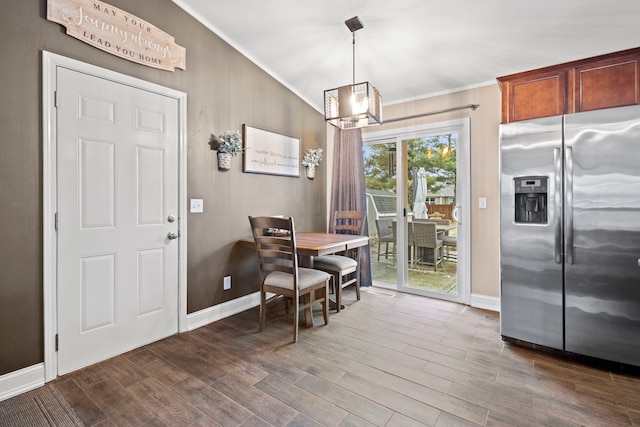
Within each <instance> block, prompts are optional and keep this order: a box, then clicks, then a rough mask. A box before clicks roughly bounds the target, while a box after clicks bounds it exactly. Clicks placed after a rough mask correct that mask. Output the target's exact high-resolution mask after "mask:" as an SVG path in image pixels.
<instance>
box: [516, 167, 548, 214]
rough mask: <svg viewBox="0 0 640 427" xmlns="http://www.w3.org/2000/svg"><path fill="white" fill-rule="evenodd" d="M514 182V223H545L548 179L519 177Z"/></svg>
mask: <svg viewBox="0 0 640 427" xmlns="http://www.w3.org/2000/svg"><path fill="white" fill-rule="evenodd" d="M513 181H514V193H515V194H514V197H515V222H516V223H521V224H522V223H524V224H546V223H547V211H548V209H547V207H548V205H547V192H548V188H549V187H548V185H547V184H548V177H546V176H519V177H516V178H514V179H513Z"/></svg>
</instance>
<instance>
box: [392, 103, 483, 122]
mask: <svg viewBox="0 0 640 427" xmlns="http://www.w3.org/2000/svg"><path fill="white" fill-rule="evenodd" d="M479 106H480V104H467V105H461V106H460V107H452V108H445V109H444V110H437V111H431V112H428V113H422V114H415V115H413V116H405V117H398V118H395V119H390V120H384V123H383V124H387V123H393V122H399V121H401V120H410V119H417V118H420V117H426V116H433V115H435V114H443V113H449V112H451V111H457V110H466V109H468V108H471V109H472V110H474V111H475V110H476V109H477V108H478V107H479Z"/></svg>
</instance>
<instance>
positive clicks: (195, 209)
mask: <svg viewBox="0 0 640 427" xmlns="http://www.w3.org/2000/svg"><path fill="white" fill-rule="evenodd" d="M202 212H204V200H202V199H191V213H202Z"/></svg>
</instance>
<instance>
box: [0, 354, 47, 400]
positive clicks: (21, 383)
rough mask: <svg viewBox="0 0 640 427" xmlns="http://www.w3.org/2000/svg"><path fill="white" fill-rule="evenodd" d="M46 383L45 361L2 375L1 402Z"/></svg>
mask: <svg viewBox="0 0 640 427" xmlns="http://www.w3.org/2000/svg"><path fill="white" fill-rule="evenodd" d="M43 385H44V363H38V364H37V365H33V366H28V367H26V368H23V369H20V370H18V371H13V372H9V373H8V374H5V375H2V376H0V402H1V401H3V400H7V399H9V398H11V397H14V396H17V395H19V394H22V393H26V392H27V391H31V390H33V389H36V388H38V387H42V386H43Z"/></svg>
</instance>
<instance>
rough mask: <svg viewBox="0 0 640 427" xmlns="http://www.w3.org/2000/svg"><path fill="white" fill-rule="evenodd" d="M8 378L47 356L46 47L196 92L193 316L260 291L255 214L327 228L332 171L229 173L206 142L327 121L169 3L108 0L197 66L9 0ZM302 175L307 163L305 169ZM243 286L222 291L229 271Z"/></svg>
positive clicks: (3, 189)
mask: <svg viewBox="0 0 640 427" xmlns="http://www.w3.org/2000/svg"><path fill="white" fill-rule="evenodd" d="M0 1H1V5H0V35H1V40H2V41H1V42H0V53H1V57H2V63H1V64H0V77H1V79H2V86H0V94H1V96H0V99H1V101H2V102H1V103H0V135H1V136H2V140H1V142H2V152H1V154H0V179H1V181H0V182H1V185H0V218H1V221H0V235H1V236H2V244H1V245H0V342H1V343H2V345H1V346H0V348H2V350H0V375H2V374H5V373H8V372H11V371H14V370H17V369H21V368H24V367H27V366H31V365H33V364H36V363H40V362H43V361H44V353H43V307H42V305H43V303H42V301H43V290H42V286H43V279H42V274H43V272H42V242H43V238H42V202H41V200H42V149H41V146H42V131H41V128H42V119H41V115H42V113H41V108H42V107H41V104H42V96H41V91H42V84H41V73H42V60H41V56H42V54H41V52H42V50H47V51H50V52H53V53H57V54H60V55H64V56H68V57H70V58H73V59H77V60H81V61H84V62H87V63H90V64H94V65H97V66H100V67H104V68H108V69H111V70H114V71H117V72H120V73H124V74H128V75H131V76H133V77H137V78H140V79H144V80H148V81H151V82H153V83H157V84H161V85H164V86H168V87H171V88H174V89H177V90H180V91H183V92H186V93H187V94H188V103H187V113H188V114H187V126H188V128H187V140H188V154H187V155H188V159H187V162H188V178H187V179H188V182H187V188H188V190H187V193H188V198H201V199H204V210H205V213H204V214H189V217H188V219H187V220H188V224H187V225H188V253H187V256H188V285H187V289H188V303H187V305H188V312H189V313H192V312H194V311H198V310H201V309H204V308H207V307H210V306H213V305H216V304H219V303H221V302H224V301H228V300H230V299H234V298H237V297H240V296H244V295H247V294H249V293H251V292H254V291H256V290H258V283H257V282H256V280H255V279H256V274H255V273H256V271H255V260H254V257H255V255H254V254H253V253H252V251H250V250H247V249H246V248H241V247H238V246H237V245H236V244H235V242H237V240H238V239H240V238H243V237H246V236H249V233H250V231H249V228H248V220H247V215H250V214H251V215H256V214H285V215H292V216H294V217H295V219H296V226H297V227H298V228H299V229H305V230H324V228H325V223H326V214H325V212H326V188H325V185H324V184H323V183H324V182H326V168H320V169H319V171H318V172H319V174H318V175H317V177H316V179H315V180H313V181H311V180H307V179H306V178H304V177H301V178H290V177H277V176H268V175H254V174H244V173H242V160H241V158H240V157H238V158H236V159H234V162H233V165H232V170H230V171H228V172H219V171H218V170H217V165H216V155H215V152H214V151H211V149H210V147H209V145H208V140H209V137H210V135H211V134H212V133H214V134H219V133H222V132H224V131H225V130H236V129H237V130H241V127H242V124H243V123H246V124H249V125H251V126H255V127H258V128H262V129H266V130H270V131H273V132H278V133H281V134H285V135H290V136H294V137H298V138H300V139H301V150H302V151H303V150H304V149H306V148H312V147H323V148H326V147H325V145H326V126H325V123H324V120H323V117H322V115H321V114H320V113H318V112H317V111H316V110H314V109H312V108H311V107H310V106H309V105H307V104H306V103H305V102H303V101H302V100H300V99H299V98H298V97H296V96H295V95H294V94H293V93H292V92H290V91H289V90H288V89H286V88H285V87H284V86H282V85H281V84H280V83H278V82H277V81H276V80H274V79H273V78H271V77H270V76H269V75H267V74H266V73H264V72H263V71H262V70H260V69H259V68H258V67H257V66H255V65H254V64H253V63H251V62H250V61H249V60H247V59H246V58H245V57H244V56H242V55H240V54H239V53H238V52H236V51H235V50H234V49H233V48H231V47H230V46H229V45H227V44H226V43H225V42H224V41H222V40H221V39H220V38H219V37H217V36H216V35H215V34H213V33H211V32H210V31H209V30H208V29H207V28H206V27H204V26H203V25H201V24H200V23H199V22H197V21H196V20H195V19H193V18H192V17H190V16H189V15H188V14H186V13H185V12H184V11H182V9H180V8H179V7H177V6H176V5H175V4H174V3H172V2H171V1H169V0H137V1H126V0H110V1H108V3H109V4H111V5H113V6H115V7H119V8H121V9H123V10H125V11H127V12H129V13H131V14H133V15H136V16H138V17H140V18H141V19H144V20H146V21H148V22H150V23H152V24H154V25H155V26H157V27H158V28H160V29H162V30H164V31H165V32H167V33H169V34H171V35H173V36H174V37H175V39H176V42H177V43H178V44H179V45H181V46H184V47H186V49H187V69H186V71H183V70H178V69H177V70H176V71H175V72H168V71H161V70H155V69H152V68H148V67H145V66H143V65H138V64H135V63H132V62H128V61H126V60H124V59H120V58H117V57H115V56H112V55H110V54H108V53H105V52H102V51H100V50H98V49H95V48H93V47H91V46H89V45H87V44H85V43H83V42H81V41H79V40H76V39H74V38H72V37H70V36H67V35H66V34H65V30H64V28H63V27H61V26H60V25H59V24H56V23H53V22H49V21H47V20H46V0H25V1H20V2H18V1H11V0H0ZM302 172H303V170H301V173H302ZM226 274H232V275H233V288H232V289H231V290H230V291H224V292H223V291H222V277H223V276H224V275H226Z"/></svg>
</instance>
